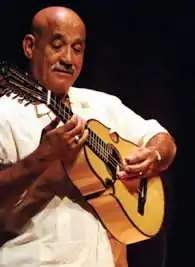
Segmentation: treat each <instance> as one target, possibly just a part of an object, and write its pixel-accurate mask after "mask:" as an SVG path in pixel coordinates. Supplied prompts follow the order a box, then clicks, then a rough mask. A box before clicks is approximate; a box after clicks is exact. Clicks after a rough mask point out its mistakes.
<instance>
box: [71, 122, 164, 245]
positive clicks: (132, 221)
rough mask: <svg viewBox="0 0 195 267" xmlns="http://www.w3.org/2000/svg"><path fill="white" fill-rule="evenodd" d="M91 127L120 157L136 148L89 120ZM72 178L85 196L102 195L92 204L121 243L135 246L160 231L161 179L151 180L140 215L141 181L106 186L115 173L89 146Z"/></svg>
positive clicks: (107, 227) (118, 181)
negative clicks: (142, 211) (134, 244)
mask: <svg viewBox="0 0 195 267" xmlns="http://www.w3.org/2000/svg"><path fill="white" fill-rule="evenodd" d="M88 127H90V129H92V130H93V132H95V133H97V134H99V135H101V139H102V140H103V141H104V142H105V143H106V144H110V145H111V147H115V148H116V151H117V158H124V157H125V156H127V155H129V154H130V152H131V150H132V149H134V148H135V147H136V145H134V144H132V143H131V142H128V141H126V140H124V139H122V138H120V137H119V136H118V135H117V134H115V135H114V136H112V137H111V135H110V134H109V129H108V128H107V127H105V126H104V125H103V124H101V123H100V122H98V121H96V120H90V121H88ZM96 145H97V146H98V144H97V143H96ZM119 151H120V155H119ZM68 175H69V177H70V179H71V180H72V182H73V183H74V184H75V185H76V186H77V187H78V188H79V190H80V191H81V193H82V194H83V195H84V196H88V195H90V194H94V193H99V194H98V196H96V197H94V198H91V199H89V200H88V202H89V204H90V205H91V206H92V207H93V208H94V210H95V211H96V212H97V214H98V216H99V218H100V220H101V222H102V224H103V225H104V226H105V228H106V229H107V230H108V231H109V232H110V233H111V234H112V235H113V236H114V237H115V238H116V239H118V240H119V241H121V242H123V243H125V244H131V243H135V242H138V241H141V240H145V239H148V238H150V237H152V236H154V235H155V234H157V233H158V231H159V230H160V228H161V225H162V222H163V218H164V191H163V186H162V182H161V178H160V177H159V176H157V177H151V178H148V179H147V181H148V182H147V194H146V202H145V204H144V213H143V214H140V213H139V212H138V202H139V188H140V179H139V178H137V179H132V180H130V181H129V182H128V184H126V185H124V184H123V183H122V182H121V181H120V179H117V180H116V181H115V183H114V184H113V186H111V187H107V186H105V184H106V180H107V179H110V180H111V179H112V172H111V171H110V169H109V168H108V166H107V165H106V164H105V163H104V162H103V161H102V160H101V159H100V158H99V157H98V156H97V155H96V154H95V153H94V152H93V151H92V150H91V149H90V148H89V147H87V146H84V148H83V149H82V151H81V153H80V155H79V156H78V158H77V161H76V163H75V165H74V167H73V168H72V169H71V170H68Z"/></svg>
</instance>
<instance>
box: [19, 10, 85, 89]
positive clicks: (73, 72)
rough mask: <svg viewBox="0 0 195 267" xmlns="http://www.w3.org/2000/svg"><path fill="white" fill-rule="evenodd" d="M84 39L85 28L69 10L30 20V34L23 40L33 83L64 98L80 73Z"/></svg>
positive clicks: (41, 14) (49, 13)
mask: <svg viewBox="0 0 195 267" xmlns="http://www.w3.org/2000/svg"><path fill="white" fill-rule="evenodd" d="M85 39H86V30H85V25H84V23H83V21H82V19H81V18H80V17H79V16H78V15H77V14H76V13H75V12H74V11H73V10H71V9H69V8H65V7H47V8H44V9H42V10H40V11H39V12H38V13H37V14H36V15H35V16H34V18H33V20H32V32H31V34H27V35H26V36H25V38H24V40H23V49H24V54H25V55H26V57H27V58H28V59H29V60H30V63H31V70H32V74H33V76H34V77H35V79H36V80H38V81H39V82H40V83H42V84H43V85H45V86H46V87H47V88H48V89H50V90H52V91H54V92H56V93H59V94H63V93H65V94H67V93H68V91H69V88H70V87H71V86H72V85H73V83H74V82H75V80H76V79H77V78H78V76H79V74H80V72H81V68H82V64H83V59H84V50H85Z"/></svg>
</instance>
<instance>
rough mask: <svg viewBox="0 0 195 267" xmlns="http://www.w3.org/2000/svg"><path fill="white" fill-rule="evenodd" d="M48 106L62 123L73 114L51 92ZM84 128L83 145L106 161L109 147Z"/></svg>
mask: <svg viewBox="0 0 195 267" xmlns="http://www.w3.org/2000/svg"><path fill="white" fill-rule="evenodd" d="M48 107H49V108H50V109H51V110H52V111H53V112H54V114H55V115H56V116H58V117H59V118H60V119H61V120H62V121H63V123H66V122H67V121H68V120H69V119H70V118H71V117H72V116H73V115H74V113H73V112H72V110H71V109H70V108H69V107H67V106H66V105H65V104H64V103H63V102H62V100H61V99H59V98H58V97H57V96H56V95H53V94H52V96H51V99H50V104H49V105H48ZM86 128H87V129H88V137H87V140H86V141H85V145H87V146H88V147H89V148H90V149H91V150H92V151H93V152H94V153H95V154H96V155H97V156H98V157H99V158H100V159H101V160H102V161H103V162H104V163H108V160H109V159H108V157H109V154H110V147H109V146H108V145H107V144H106V143H105V142H104V141H103V140H102V139H101V138H100V137H99V136H98V135H97V134H96V133H94V132H93V131H92V130H91V129H90V128H88V127H86Z"/></svg>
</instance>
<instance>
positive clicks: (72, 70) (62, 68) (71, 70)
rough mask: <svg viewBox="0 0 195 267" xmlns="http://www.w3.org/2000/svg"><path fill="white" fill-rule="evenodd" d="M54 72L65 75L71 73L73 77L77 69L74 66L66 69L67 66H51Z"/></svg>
mask: <svg viewBox="0 0 195 267" xmlns="http://www.w3.org/2000/svg"><path fill="white" fill-rule="evenodd" d="M51 70H52V71H59V72H64V73H69V74H71V75H73V74H74V73H75V67H74V65H71V66H68V67H65V66H57V65H52V66H51Z"/></svg>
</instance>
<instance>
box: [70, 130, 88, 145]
mask: <svg viewBox="0 0 195 267" xmlns="http://www.w3.org/2000/svg"><path fill="white" fill-rule="evenodd" d="M88 133H89V132H88V130H87V129H85V130H84V132H83V134H82V135H81V137H80V138H79V140H78V142H75V136H74V137H72V138H70V139H69V141H68V145H69V146H70V147H71V148H76V147H80V146H82V145H83V144H84V143H85V141H86V140H87V137H88Z"/></svg>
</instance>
